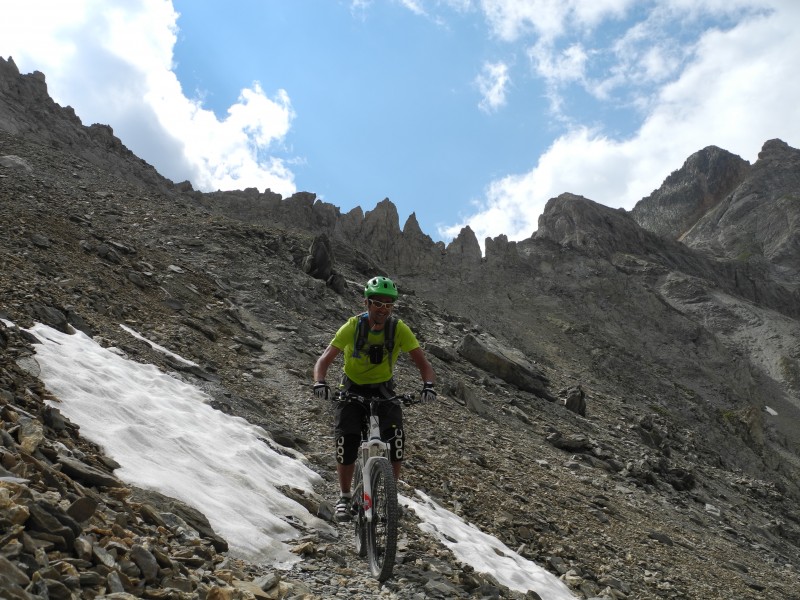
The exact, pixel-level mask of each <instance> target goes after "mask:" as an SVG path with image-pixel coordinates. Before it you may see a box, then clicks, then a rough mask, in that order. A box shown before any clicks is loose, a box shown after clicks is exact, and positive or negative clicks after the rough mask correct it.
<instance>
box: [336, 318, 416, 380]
mask: <svg viewBox="0 0 800 600" xmlns="http://www.w3.org/2000/svg"><path fill="white" fill-rule="evenodd" d="M359 319H361V315H357V316H355V317H351V318H350V319H348V321H347V323H345V324H344V325H342V326H341V327H340V328H339V331H337V332H336V335H335V336H334V338H333V341H331V346H333V347H334V348H338V349H339V350H341V351H342V353H343V354H344V373H345V375H347V376H348V377H349V378H350V379H351V380H352V381H353V383H355V384H357V385H369V384H375V383H384V382H386V381H389V380H390V379H391V378H392V369H393V367H394V364H395V363H396V362H397V358H398V357H399V356H400V352H411V351H412V350H415V349H416V348H419V342H418V341H417V338H416V336H415V335H414V333H413V332H412V331H411V329H410V328H409V326H408V325H406V324H405V323H403V321H401V320H400V319H397V324H396V325H395V331H394V348H393V350H392V353H391V356H389V353H388V352H386V351H385V350H384V348H383V346H384V341H385V339H384V332H383V330H381V331H370V332H369V333H368V334H367V339H366V343H365V344H364V346H363V348H362V349H361V350H360V352H359V356H357V357H354V356H353V351H354V349H355V344H356V338H357V335H358V323H359ZM370 346H380V347H381V350H382V356H383V359H382V360H381V361H380V362H379V363H377V364H373V363H372V361H371V360H370V353H369V351H368V349H369V347H370Z"/></svg>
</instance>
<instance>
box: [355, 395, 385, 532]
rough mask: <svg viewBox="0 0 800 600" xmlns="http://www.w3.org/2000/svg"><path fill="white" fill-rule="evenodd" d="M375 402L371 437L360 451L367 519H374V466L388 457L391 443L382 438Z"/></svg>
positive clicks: (370, 427) (363, 499)
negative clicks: (379, 460)
mask: <svg viewBox="0 0 800 600" xmlns="http://www.w3.org/2000/svg"><path fill="white" fill-rule="evenodd" d="M374 405H375V403H374V402H370V411H369V413H370V414H369V439H368V440H365V441H364V442H362V444H361V447H360V451H361V456H360V461H361V463H362V467H361V474H362V477H361V485H363V486H364V491H363V493H362V498H361V504H362V506H363V508H364V516H365V517H366V519H367V521H372V514H373V510H372V468H373V466H374V465H375V462H377V461H378V459H381V458H384V459H385V458H386V457H387V456H388V455H389V451H390V448H391V447H390V445H389V444H388V443H387V442H384V441H383V440H382V439H381V428H380V420H379V419H378V416H377V415H376V414H375V406H374Z"/></svg>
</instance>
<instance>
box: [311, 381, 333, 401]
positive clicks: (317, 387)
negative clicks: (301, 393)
mask: <svg viewBox="0 0 800 600" xmlns="http://www.w3.org/2000/svg"><path fill="white" fill-rule="evenodd" d="M314 396H315V397H316V398H318V399H320V400H330V399H331V388H329V387H328V384H327V383H325V382H324V381H317V382H316V383H315V384H314Z"/></svg>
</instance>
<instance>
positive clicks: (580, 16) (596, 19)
mask: <svg viewBox="0 0 800 600" xmlns="http://www.w3.org/2000/svg"><path fill="white" fill-rule="evenodd" d="M633 3H634V0H592V2H586V1H585V0H481V9H482V10H483V12H484V14H485V16H486V19H487V21H488V23H489V26H490V28H491V30H492V32H493V33H494V35H496V36H497V37H499V38H501V39H503V40H506V41H508V42H513V41H516V40H518V39H519V38H522V37H525V36H527V35H535V36H536V37H537V38H540V40H541V41H542V42H543V43H549V42H550V41H551V40H554V39H555V38H558V37H560V36H561V35H562V34H564V33H565V31H567V30H568V29H570V28H572V27H575V26H577V27H580V28H583V29H591V28H593V27H595V26H597V25H598V24H599V23H600V22H602V21H603V20H605V19H608V18H615V17H620V16H622V15H623V14H624V13H625V11H626V10H627V8H628V7H629V6H631V5H632V4H633Z"/></svg>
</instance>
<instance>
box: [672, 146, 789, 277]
mask: <svg viewBox="0 0 800 600" xmlns="http://www.w3.org/2000/svg"><path fill="white" fill-rule="evenodd" d="M758 156H759V157H758V160H757V161H756V162H755V164H753V166H752V167H751V168H750V169H749V170H748V172H747V177H746V178H745V179H744V180H743V181H741V182H740V184H739V185H738V186H737V187H736V188H735V190H733V191H732V193H731V194H729V195H728V196H726V197H725V199H724V200H723V201H722V202H720V203H719V204H718V205H716V206H715V207H713V208H712V209H711V210H710V211H708V213H707V214H705V215H704V216H703V217H702V218H701V219H700V220H699V221H698V222H697V223H696V224H695V225H694V227H692V229H691V230H689V231H688V232H687V233H686V235H685V236H684V240H683V241H684V242H685V243H686V245H688V246H689V247H691V248H695V249H698V250H702V251H704V252H707V253H709V254H711V255H713V256H715V257H718V258H724V259H727V260H733V261H736V262H739V263H742V264H750V265H753V266H755V267H760V268H764V269H767V270H769V271H771V276H772V277H774V278H775V279H777V280H778V281H779V282H781V283H782V284H783V285H786V286H788V287H790V288H796V287H797V280H798V276H800V150H797V149H796V148H792V147H790V146H789V145H788V144H786V143H785V142H783V141H781V140H770V141H768V142H766V143H765V144H764V146H763V147H762V149H761V152H760V153H759V155H758Z"/></svg>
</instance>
